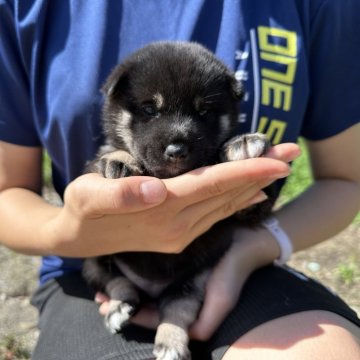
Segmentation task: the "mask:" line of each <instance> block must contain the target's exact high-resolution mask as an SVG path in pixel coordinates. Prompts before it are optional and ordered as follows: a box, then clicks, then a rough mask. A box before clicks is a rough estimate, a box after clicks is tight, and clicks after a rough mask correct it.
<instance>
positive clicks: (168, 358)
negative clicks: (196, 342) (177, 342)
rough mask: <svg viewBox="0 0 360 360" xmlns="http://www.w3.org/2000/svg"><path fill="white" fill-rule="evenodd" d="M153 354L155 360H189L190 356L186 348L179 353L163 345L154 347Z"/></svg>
mask: <svg viewBox="0 0 360 360" xmlns="http://www.w3.org/2000/svg"><path fill="white" fill-rule="evenodd" d="M153 354H154V355H155V356H156V360H191V355H190V352H189V350H188V349H187V348H184V349H183V351H181V352H180V351H178V350H176V349H175V348H169V347H167V346H166V345H164V344H157V345H155V348H154V351H153Z"/></svg>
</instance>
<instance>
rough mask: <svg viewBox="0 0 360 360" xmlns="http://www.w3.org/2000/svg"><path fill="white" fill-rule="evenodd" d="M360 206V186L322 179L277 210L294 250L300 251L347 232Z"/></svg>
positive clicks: (348, 182) (342, 181)
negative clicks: (342, 231) (344, 230)
mask: <svg viewBox="0 0 360 360" xmlns="http://www.w3.org/2000/svg"><path fill="white" fill-rule="evenodd" d="M359 207H360V187H359V185H357V184H356V183H354V182H351V181H347V180H337V179H322V180H318V181H316V182H315V183H314V185H313V186H311V187H310V188H309V189H308V190H307V191H306V192H304V193H303V194H302V195H301V196H300V197H298V198H297V199H295V200H293V201H292V202H290V203H289V204H287V205H285V206H284V207H283V208H281V209H280V210H279V211H277V212H276V217H277V218H278V220H279V221H280V224H281V226H282V228H283V229H284V230H285V231H286V233H287V234H288V235H289V237H290V239H291V241H292V243H293V247H294V251H299V250H303V249H306V248H308V247H310V246H313V245H315V244H317V243H319V242H322V241H324V240H326V239H329V238H330V237H332V236H334V235H336V234H337V233H338V232H340V231H341V230H343V229H344V228H345V227H346V226H348V225H349V224H350V223H351V221H352V220H353V218H354V217H355V216H356V214H357V213H358V211H359Z"/></svg>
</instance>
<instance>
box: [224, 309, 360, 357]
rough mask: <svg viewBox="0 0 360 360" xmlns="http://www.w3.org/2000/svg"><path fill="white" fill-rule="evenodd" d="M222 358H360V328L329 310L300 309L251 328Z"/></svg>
mask: <svg viewBox="0 0 360 360" xmlns="http://www.w3.org/2000/svg"><path fill="white" fill-rule="evenodd" d="M223 359H224V360H234V359H242V360H252V359H256V360H262V359H266V360H271V359H276V360H282V359H284V360H285V359H286V360H300V359H301V360H303V359H314V360H316V359H319V360H320V359H327V360H339V359H347V360H352V359H354V360H355V359H360V328H359V327H357V326H356V325H355V324H353V323H351V322H350V321H348V320H346V319H345V318H342V317H341V316H339V315H336V314H333V313H330V312H326V311H307V312H302V313H297V314H293V315H289V316H285V317H282V318H279V319H275V320H272V321H269V322H267V323H265V324H262V325H260V326H259V327H257V328H255V329H253V330H251V331H250V332H248V333H247V334H245V335H244V336H243V337H241V338H240V339H238V341H236V342H235V343H234V344H233V345H232V346H231V347H230V349H229V350H228V351H227V352H226V354H225V355H224V357H223Z"/></svg>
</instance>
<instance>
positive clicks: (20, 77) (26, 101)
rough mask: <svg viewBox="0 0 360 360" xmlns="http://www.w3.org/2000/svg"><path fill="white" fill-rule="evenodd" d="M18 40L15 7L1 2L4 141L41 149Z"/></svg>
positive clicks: (0, 133)
mask: <svg viewBox="0 0 360 360" xmlns="http://www.w3.org/2000/svg"><path fill="white" fill-rule="evenodd" d="M18 36H19V31H18V28H17V26H16V22H15V16H14V7H13V6H12V5H10V3H7V2H6V1H5V0H0V140H2V141H5V142H10V143H13V144H17V145H23V146H40V141H39V137H38V134H37V131H36V126H35V122H34V121H33V114H32V106H31V95H30V94H31V91H30V82H29V78H28V72H27V70H26V68H25V66H24V62H23V58H22V53H21V48H20V46H19V43H18Z"/></svg>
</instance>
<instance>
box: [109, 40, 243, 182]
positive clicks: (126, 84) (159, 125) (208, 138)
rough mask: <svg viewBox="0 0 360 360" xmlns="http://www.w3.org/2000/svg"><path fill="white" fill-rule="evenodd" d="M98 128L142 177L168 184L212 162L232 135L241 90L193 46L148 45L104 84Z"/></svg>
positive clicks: (206, 54) (209, 56) (211, 58)
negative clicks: (146, 175)
mask: <svg viewBox="0 0 360 360" xmlns="http://www.w3.org/2000/svg"><path fill="white" fill-rule="evenodd" d="M103 92H104V94H105V106H104V113H103V117H104V129H105V135H106V136H107V139H108V141H110V142H111V144H112V145H114V146H116V147H120V148H125V149H126V150H127V151H128V152H129V153H130V154H131V155H132V156H133V157H134V158H135V159H136V160H137V161H139V163H141V164H142V165H143V167H144V169H145V171H146V172H147V173H149V174H151V175H154V176H157V177H161V178H166V177H172V176H176V175H179V174H181V173H184V172H186V171H189V170H192V169H194V168H197V167H200V166H204V165H208V164H212V163H215V162H216V161H217V156H218V152H219V148H220V146H221V145H222V144H223V143H224V141H225V140H227V139H228V138H229V137H230V136H231V135H232V133H233V131H234V129H235V126H236V123H237V114H238V105H237V103H238V101H239V99H240V98H241V96H242V89H241V87H240V85H239V83H238V82H237V81H236V80H235V78H234V75H233V73H232V72H231V71H230V70H228V68H227V67H226V66H225V65H224V64H223V63H221V62H220V61H219V60H217V59H216V58H215V56H214V55H213V54H212V53H211V52H209V51H208V50H206V49H205V48H203V47H202V46H200V45H198V44H195V43H181V42H159V43H153V44H151V45H148V46H146V47H144V48H142V49H141V50H139V51H137V52H136V53H134V54H133V55H131V56H130V57H129V58H128V59H127V60H125V62H124V63H122V64H121V65H119V66H118V67H116V68H115V69H114V70H113V72H112V73H111V74H110V76H109V78H108V79H107V81H106V83H105V85H104V87H103Z"/></svg>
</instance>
